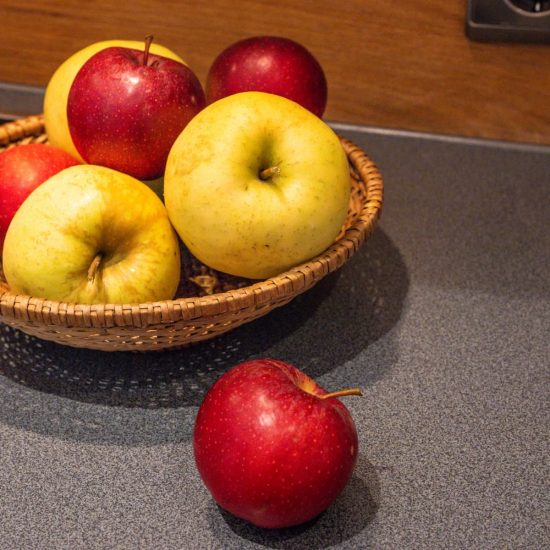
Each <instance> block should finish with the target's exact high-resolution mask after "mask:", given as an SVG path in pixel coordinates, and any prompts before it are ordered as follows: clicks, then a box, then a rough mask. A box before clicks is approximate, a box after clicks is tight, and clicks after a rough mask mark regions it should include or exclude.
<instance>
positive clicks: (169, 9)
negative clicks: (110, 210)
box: [0, 0, 550, 144]
mask: <svg viewBox="0 0 550 550" xmlns="http://www.w3.org/2000/svg"><path fill="white" fill-rule="evenodd" d="M495 1H496V0H495ZM465 13H466V1H465V0H462V1H461V0H455V1H442V2H434V1H433V0H408V1H406V2H398V3H396V2H388V1H387V0H346V1H345V2H336V1H331V0H278V1H277V2H273V1H271V0H270V1H264V0H239V1H236V0H210V1H208V2H202V1H185V2H183V1H178V0H163V1H161V0H156V1H151V0H149V1H146V0H132V1H129V2H126V3H124V2H120V0H94V1H88V2H83V1H81V0H1V2H0V24H1V29H2V42H1V45H0V80H1V81H9V82H18V83H26V84H37V85H45V84H46V83H47V81H48V78H49V76H50V75H51V74H52V72H53V71H54V70H55V68H56V67H57V66H58V64H59V63H61V62H62V61H63V60H64V59H66V58H67V57H68V56H69V55H70V54H71V53H73V52H74V51H76V50H78V49H80V48H82V47H84V46H86V45H88V44H90V43H92V42H97V41H99V40H105V39H109V38H128V39H138V40H140V39H142V38H143V37H144V36H145V35H146V34H148V33H153V34H154V35H155V38H156V41H157V42H159V43H161V44H164V45H165V46H168V47H169V48H171V49H172V50H174V51H176V52H177V53H179V54H180V55H181V56H182V57H183V58H184V59H185V60H186V61H187V62H188V63H189V64H190V66H191V67H192V68H193V69H194V70H195V72H196V73H197V76H198V77H199V78H200V79H201V81H202V82H203V83H204V81H205V77H206V73H207V71H208V68H209V66H210V64H211V62H212V60H213V59H214V57H215V56H216V55H217V54H218V53H219V52H220V51H221V50H222V49H223V48H225V47H226V46H228V45H229V44H231V43H233V42H234V41H236V40H238V39H241V38H244V37H247V36H253V35H258V34H272V35H281V36H287V37H289V38H293V39H295V40H297V41H299V42H301V43H302V44H304V45H305V46H306V47H307V48H309V49H310V50H311V51H312V52H313V53H314V55H315V56H316V57H317V58H318V59H319V61H320V62H321V64H322V65H323V67H324V69H325V72H326V74H327V79H328V82H329V104H328V108H327V111H326V113H325V118H326V119H328V120H333V121H341V122H351V123H359V124H366V125H373V126H383V127H389V128H403V129H411V130H420V131H430V132H438V133H444V134H458V135H464V136H474V137H486V138H496V139H505V140H513V141H524V142H532V143H544V144H549V143H550V46H548V45H518V44H482V43H476V42H472V41H470V40H468V39H467V38H466V36H465V34H464V18H465Z"/></svg>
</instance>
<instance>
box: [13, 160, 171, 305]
mask: <svg viewBox="0 0 550 550" xmlns="http://www.w3.org/2000/svg"><path fill="white" fill-rule="evenodd" d="M3 268H4V274H5V276H6V280H7V282H8V285H9V286H10V289H11V290H12V291H13V292H17V293H20V294H27V295H31V296H36V297H40V298H46V299H50V300H59V301H66V302H79V303H87V304H93V303H139V302H149V301H157V300H167V299H171V298H173V296H174V294H175V292H176V289H177V286H178V282H179V277H180V255H179V247H178V239H177V236H176V234H175V232H174V230H173V228H172V226H171V224H170V221H169V219H168V214H167V212H166V209H165V207H164V205H163V204H162V201H161V200H160V199H159V198H158V197H157V195H155V193H154V192H153V191H152V190H151V189H149V187H147V186H146V185H145V184H144V183H142V182H140V181H138V180H136V179H134V178H132V177H130V176H128V175H126V174H122V173H120V172H116V171H115V170H111V169H109V168H105V167H101V166H94V165H79V166H73V167H71V168H67V169H65V170H62V171H61V172H59V173H57V174H56V175H55V176H52V177H51V178H49V179H48V180H47V181H46V182H44V183H43V184H42V185H40V186H39V187H37V188H36V189H35V190H34V191H33V192H32V193H31V194H30V195H29V196H28V197H27V199H26V200H25V201H24V202H23V204H22V205H21V207H20V208H19V210H18V211H17V212H16V214H15V216H14V217H13V220H12V222H11V224H10V226H9V228H8V232H7V234H6V240H5V242H4V255H3Z"/></svg>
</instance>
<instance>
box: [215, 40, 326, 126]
mask: <svg viewBox="0 0 550 550" xmlns="http://www.w3.org/2000/svg"><path fill="white" fill-rule="evenodd" d="M246 91H258V92H269V93H272V94H278V95H282V96H284V97H287V98H288V99H292V100H293V101H296V102H297V103H299V104H300V105H302V106H303V107H305V108H306V109H309V110H310V111H311V112H313V113H315V114H316V115H317V116H319V117H320V116H322V115H323V112H324V110H325V107H326V103H327V81H326V78H325V74H324V72H323V69H322V67H321V65H320V64H319V62H318V61H317V59H315V57H314V56H313V54H312V53H311V52H310V51H309V50H307V49H306V48H305V47H304V46H302V45H301V44H298V43H297V42H295V41H294V40H290V39H289V38H283V37H278V36H253V37H251V38H246V39H244V40H240V41H239V42H236V43H235V44H232V45H231V46H229V47H228V48H226V49H225V50H223V51H222V52H221V53H220V54H219V55H218V57H216V59H215V60H214V62H213V63H212V65H211V67H210V70H209V71H208V76H207V79H206V98H207V102H208V103H212V102H213V101H216V100H218V99H221V98H222V97H225V96H228V95H230V94H235V93H238V92H246Z"/></svg>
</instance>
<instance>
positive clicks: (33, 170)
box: [0, 143, 80, 250]
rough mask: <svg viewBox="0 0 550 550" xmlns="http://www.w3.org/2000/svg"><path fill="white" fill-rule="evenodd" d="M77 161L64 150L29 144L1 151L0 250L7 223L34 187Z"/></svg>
mask: <svg viewBox="0 0 550 550" xmlns="http://www.w3.org/2000/svg"><path fill="white" fill-rule="evenodd" d="M75 164H80V163H79V162H78V160H76V159H74V158H73V157H71V156H70V155H69V154H68V153H65V151H63V150H61V149H58V148H57V147H53V146H51V145H44V144H41V143H30V144H27V145H19V146H17V147H12V148H11V149H8V150H6V151H4V152H2V153H0V250H2V247H3V246H4V237H5V236H6V231H7V230H8V226H9V224H10V222H11V220H12V218H13V216H14V214H15V212H16V211H17V210H18V209H19V207H20V206H21V204H22V203H23V201H24V200H25V199H26V198H27V197H28V196H29V195H30V193H31V191H33V190H34V189H35V188H36V187H38V186H39V185H40V184H41V183H43V182H45V181H46V180H47V179H49V178H50V177H51V176H53V175H54V174H57V173H58V172H60V171H61V170H63V169H64V168H68V167H69V166H74V165H75Z"/></svg>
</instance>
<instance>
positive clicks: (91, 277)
mask: <svg viewBox="0 0 550 550" xmlns="http://www.w3.org/2000/svg"><path fill="white" fill-rule="evenodd" d="M101 260H103V254H101V253H99V254H96V256H95V258H94V259H93V260H92V263H91V264H90V267H89V268H88V282H89V283H90V284H92V285H93V284H94V281H95V277H96V275H97V272H98V271H99V265H100V264H101Z"/></svg>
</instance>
